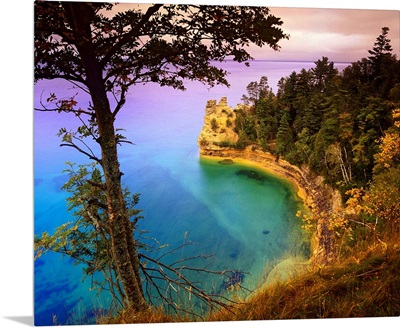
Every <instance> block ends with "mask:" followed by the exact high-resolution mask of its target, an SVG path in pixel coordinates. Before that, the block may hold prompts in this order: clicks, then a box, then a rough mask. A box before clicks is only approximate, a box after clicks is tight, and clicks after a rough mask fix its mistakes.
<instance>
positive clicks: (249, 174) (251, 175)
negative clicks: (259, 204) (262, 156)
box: [236, 170, 267, 182]
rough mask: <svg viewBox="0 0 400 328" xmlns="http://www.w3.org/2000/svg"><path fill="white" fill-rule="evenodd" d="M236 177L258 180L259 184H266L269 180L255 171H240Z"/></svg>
mask: <svg viewBox="0 0 400 328" xmlns="http://www.w3.org/2000/svg"><path fill="white" fill-rule="evenodd" d="M236 175H244V176H246V177H248V178H249V179H252V180H256V181H258V182H264V181H265V180H267V178H266V177H265V176H263V175H261V174H259V173H257V172H256V171H253V170H240V171H237V172H236Z"/></svg>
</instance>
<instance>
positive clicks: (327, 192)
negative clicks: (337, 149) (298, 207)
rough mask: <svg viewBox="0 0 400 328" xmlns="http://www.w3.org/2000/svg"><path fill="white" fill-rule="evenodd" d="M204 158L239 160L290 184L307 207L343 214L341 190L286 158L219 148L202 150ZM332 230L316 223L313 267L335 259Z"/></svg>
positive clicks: (240, 162)
mask: <svg viewBox="0 0 400 328" xmlns="http://www.w3.org/2000/svg"><path fill="white" fill-rule="evenodd" d="M200 158H206V159H207V158H208V159H215V160H217V159H221V160H227V159H232V160H235V163H239V164H245V165H249V166H255V167H257V168H259V169H262V170H264V171H266V172H268V173H270V174H273V175H276V176H277V177H279V178H282V179H284V180H286V181H288V182H289V183H290V184H291V185H292V186H294V187H295V191H296V193H297V196H298V197H299V198H300V199H301V200H302V201H303V203H304V205H305V206H306V207H307V208H308V209H309V210H310V211H312V210H316V211H317V213H322V212H324V213H338V212H340V211H341V207H342V202H341V196H340V194H339V192H338V191H337V190H334V189H333V188H331V187H330V186H327V185H325V184H324V183H323V178H322V177H320V176H312V175H311V174H310V172H309V171H308V170H306V169H302V168H299V167H297V166H294V165H292V164H290V163H289V162H287V161H285V160H283V159H278V160H277V159H276V157H275V156H274V155H272V154H271V153H267V152H263V151H261V150H252V149H250V148H249V147H247V148H246V149H244V150H236V149H218V150H215V149H213V150H210V149H204V148H201V147H200ZM331 234H332V231H331V230H330V229H329V228H328V222H326V220H316V222H315V229H314V231H313V235H312V238H311V252H312V255H311V258H310V261H311V263H312V264H313V265H321V264H327V263H329V262H330V261H331V260H332V259H333V257H334V247H333V243H332V238H331Z"/></svg>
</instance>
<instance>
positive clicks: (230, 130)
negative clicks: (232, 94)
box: [197, 97, 239, 155]
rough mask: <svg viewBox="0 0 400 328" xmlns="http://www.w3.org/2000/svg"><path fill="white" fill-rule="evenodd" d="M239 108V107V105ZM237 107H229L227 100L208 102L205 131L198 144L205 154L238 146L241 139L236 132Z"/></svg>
mask: <svg viewBox="0 0 400 328" xmlns="http://www.w3.org/2000/svg"><path fill="white" fill-rule="evenodd" d="M238 106H239V105H238ZM236 109H238V107H236V108H235V109H233V108H232V107H230V106H228V102H227V98H226V97H223V98H221V100H220V102H219V103H218V104H217V101H216V100H209V101H207V105H206V112H205V116H204V125H203V129H202V130H201V132H200V135H199V138H198V141H197V144H198V145H199V147H200V149H201V150H202V152H204V154H207V153H208V154H209V155H212V154H213V152H215V151H218V150H221V149H226V147H227V146H228V147H229V145H233V144H236V142H237V141H238V139H239V137H238V135H237V133H236V132H235V131H234V128H235V121H236Z"/></svg>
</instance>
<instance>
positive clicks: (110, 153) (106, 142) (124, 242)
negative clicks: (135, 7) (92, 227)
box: [64, 3, 148, 311]
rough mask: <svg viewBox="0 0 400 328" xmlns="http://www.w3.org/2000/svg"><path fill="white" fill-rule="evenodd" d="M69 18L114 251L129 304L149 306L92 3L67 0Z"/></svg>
mask: <svg viewBox="0 0 400 328" xmlns="http://www.w3.org/2000/svg"><path fill="white" fill-rule="evenodd" d="M64 6H65V9H66V13H67V18H68V20H69V23H70V25H71V28H72V29H73V30H74V37H75V38H79V41H77V42H76V46H77V49H78V51H79V53H80V56H81V59H82V65H83V67H84V69H85V74H86V85H87V87H88V88H89V91H90V95H91V98H92V101H93V107H94V110H95V113H96V120H97V124H98V130H99V136H100V140H98V141H99V144H100V147H101V160H102V167H103V171H104V178H105V184H106V196H107V206H108V214H109V233H110V236H111V243H112V253H113V257H114V260H115V263H116V266H117V269H118V274H119V278H120V279H121V283H122V286H123V288H124V292H125V296H126V301H127V302H128V304H129V307H131V308H133V309H135V310H138V311H140V310H143V309H145V308H147V306H148V305H147V302H146V300H145V298H144V295H143V290H142V286H141V279H140V276H139V258H138V255H137V249H136V242H135V239H134V235H133V234H134V227H133V225H132V223H131V222H130V218H129V216H128V211H127V208H126V203H125V200H124V195H123V190H122V185H121V175H122V174H121V171H120V167H119V161H118V154H117V142H116V136H115V129H114V117H113V115H112V112H111V108H110V103H109V100H108V98H107V93H106V89H105V85H104V82H103V78H102V69H101V67H100V64H99V61H98V59H97V58H96V54H95V52H94V47H93V45H92V43H91V30H90V22H91V18H92V17H93V16H91V15H94V11H93V10H92V8H91V7H88V6H87V5H85V4H80V3H66V4H65V5H64Z"/></svg>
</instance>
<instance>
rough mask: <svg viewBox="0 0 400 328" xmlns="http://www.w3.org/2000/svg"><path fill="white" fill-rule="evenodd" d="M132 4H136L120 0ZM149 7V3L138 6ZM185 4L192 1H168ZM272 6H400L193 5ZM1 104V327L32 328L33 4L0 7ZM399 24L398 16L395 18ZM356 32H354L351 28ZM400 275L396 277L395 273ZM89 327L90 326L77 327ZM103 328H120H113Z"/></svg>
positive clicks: (361, 5) (352, 4)
mask: <svg viewBox="0 0 400 328" xmlns="http://www.w3.org/2000/svg"><path fill="white" fill-rule="evenodd" d="M120 2H135V1H126V0H124V1H120ZM137 2H149V1H137ZM169 2H170V3H189V2H191V1H169ZM193 2H195V3H198V4H225V5H226V4H229V5H230V4H233V5H239V4H246V5H264V6H270V7H309V8H348V9H392V10H393V9H395V10H399V8H400V5H399V2H398V1H393V0H389V1H386V0H380V1H377V0H375V1H366V0H363V1H362V2H361V1H355V0H353V1H344V0H343V1H342V0H336V1H331V0H329V1H328V0H326V1H323V2H322V1H320V0H319V1H295V0H292V1H290V0H286V1H285V0H280V1H279V0H276V1H272V0H271V1H268V2H266V1H254V0H247V1H246V2H243V1H241V2H239V1H212V0H209V1H201V0H198V1H193ZM0 12H1V19H0V24H1V25H0V33H1V39H0V43H1V50H0V55H1V61H0V63H1V71H0V72H1V81H2V82H1V102H0V124H1V126H0V142H1V143H0V146H1V148H0V149H1V150H0V154H1V156H0V191H1V193H0V222H1V229H0V252H1V253H0V254H1V256H0V263H1V266H0V302H1V303H0V327H7V328H8V327H24V326H32V325H33V246H32V244H33V147H32V135H33V114H32V99H33V92H32V91H33V69H32V68H33V42H32V40H33V1H27V0H19V1H10V0H9V1H7V2H2V5H1V11H0ZM399 19H400V14H399ZM355 28H356V27H355ZM399 274H400V273H399ZM368 324H372V325H384V326H385V327H400V318H363V319H324V320H315V319H314V320H285V321H260V322H246V323H243V322H229V323H191V324H189V323H188V324H162V325H161V326H160V325H159V324H158V325H155V324H151V325H148V324H147V325H135V327H146V328H147V327H148V328H150V327H162V328H170V327H199V328H202V327H221V326H222V327H244V326H245V327H246V328H247V327H249V328H251V327H271V328H275V327H295V326H296V327H307V328H309V327H320V326H321V325H323V326H324V328H329V327H335V328H336V327H338V326H350V325H352V326H354V325H356V326H357V327H362V326H365V325H368ZM79 327H93V326H79ZM107 327H120V326H119V325H111V326H107Z"/></svg>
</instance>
